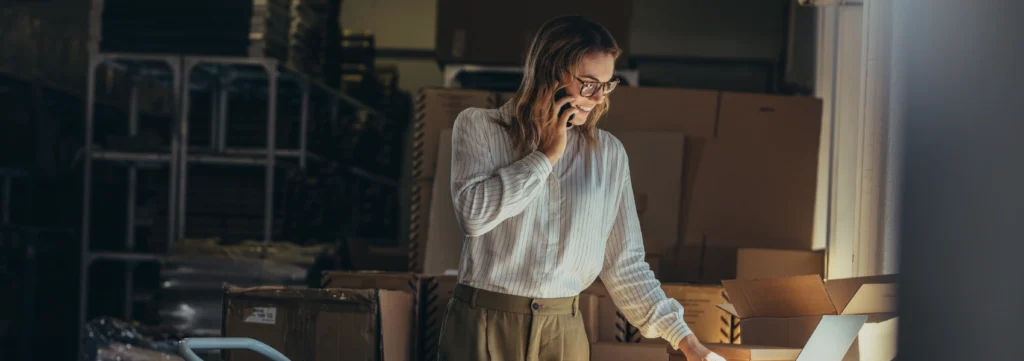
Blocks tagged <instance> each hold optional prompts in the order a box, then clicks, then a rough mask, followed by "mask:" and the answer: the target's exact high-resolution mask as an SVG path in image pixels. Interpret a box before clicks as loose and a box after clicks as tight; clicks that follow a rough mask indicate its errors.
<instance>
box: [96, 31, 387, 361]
mask: <svg viewBox="0 0 1024 361" xmlns="http://www.w3.org/2000/svg"><path fill="white" fill-rule="evenodd" d="M100 65H107V66H113V67H116V68H120V69H123V70H126V71H128V72H129V74H133V75H134V76H137V77H140V78H157V79H158V80H161V81H162V82H163V83H164V84H169V85H170V87H171V88H172V91H173V104H174V106H173V109H174V110H173V112H172V114H171V119H172V121H171V122H172V124H171V125H170V126H171V132H170V133H171V141H170V147H169V149H167V150H166V151H146V152H134V151H118V150H112V149H99V148H98V147H96V146H95V144H93V142H94V135H95V134H94V123H95V108H94V106H95V102H96V89H95V87H96V70H97V69H98V68H99V66H100ZM88 71H89V73H88V77H87V93H86V114H85V123H86V126H85V144H84V147H83V149H84V152H83V154H85V155H87V156H85V157H84V165H83V168H84V179H83V187H84V192H83V196H82V207H83V212H82V229H81V242H82V253H81V272H80V273H79V285H80V288H79V290H80V291H79V320H78V330H79V332H80V333H81V332H84V325H85V322H86V317H87V315H88V294H89V269H90V266H92V264H93V263H94V262H96V261H118V262H124V263H125V264H126V267H125V275H124V280H125V285H126V290H125V295H124V300H125V309H124V315H125V317H126V318H131V315H132V309H131V308H132V304H133V302H134V299H135V297H134V295H133V293H134V291H133V289H132V287H133V283H134V279H133V275H132V273H133V270H134V266H135V265H136V264H137V263H142V262H155V263H163V262H166V261H168V260H169V259H170V258H169V255H168V254H161V253H139V252H135V232H134V229H135V223H136V222H135V211H136V210H135V204H136V192H137V189H136V188H137V184H136V183H137V171H138V168H139V167H140V166H142V165H147V164H155V165H158V166H167V167H169V168H170V179H169V199H168V217H167V218H168V219H167V222H168V232H167V233H168V235H167V250H168V251H169V250H170V249H171V246H172V245H173V244H174V242H175V241H177V240H179V239H182V238H184V235H185V226H186V224H185V210H186V204H187V200H188V197H187V194H188V191H187V190H188V182H187V177H188V171H189V165H190V164H209V165H225V166H262V167H264V168H265V169H266V172H265V174H264V177H265V193H264V197H265V203H264V229H263V242H264V244H265V245H267V244H269V243H270V242H271V237H272V229H273V221H274V219H273V217H274V214H273V206H274V182H275V176H274V173H275V169H276V167H277V166H278V165H279V161H282V160H283V159H290V160H293V161H294V162H295V163H297V166H298V167H300V168H305V167H306V165H307V163H308V162H309V161H310V160H316V159H321V157H319V156H318V155H316V154H313V153H311V152H310V151H309V150H308V149H307V146H308V144H307V138H308V134H307V133H308V130H309V108H310V93H311V91H312V89H314V88H316V89H319V90H322V91H325V92H327V94H328V95H329V97H328V98H329V99H331V102H332V104H331V109H332V111H331V116H332V117H337V115H338V113H339V108H340V107H341V105H342V104H346V105H348V106H350V107H353V108H355V109H359V111H362V112H366V113H368V114H369V115H372V116H373V117H374V118H376V119H378V121H381V122H387V121H390V120H388V119H387V118H386V117H385V116H384V115H383V114H382V113H380V112H379V111H377V110H375V109H372V108H370V107H369V106H367V105H365V104H362V103H361V102H359V101H357V100H356V99H354V98H352V97H349V96H347V95H345V94H342V93H340V92H339V91H337V90H335V89H332V88H330V87H328V86H326V85H324V84H322V83H320V82H318V81H315V80H312V79H310V78H309V77H308V76H306V75H304V74H301V73H297V72H292V71H290V70H289V69H286V68H285V67H284V66H282V65H281V64H280V62H279V61H278V60H277V59H271V58H250V57H216V56H189V55H148V54H107V53H98V52H96V51H95V50H94V51H93V54H91V56H90V61H89V68H88ZM194 71H196V72H198V71H201V72H203V73H204V75H206V76H205V77H200V79H198V80H195V81H194V80H193V79H192V75H193V72H194ZM254 81H255V82H260V81H265V83H264V84H265V85H263V86H264V87H265V88H261V89H265V91H266V100H267V124H266V127H267V139H266V146H265V147H264V148H257V149H252V148H238V147H229V146H228V145H227V144H226V143H227V142H226V132H227V100H228V93H229V90H230V88H229V85H232V84H236V83H245V84H249V83H252V82H254ZM281 81H293V82H296V83H297V84H298V88H299V96H300V97H301V100H300V101H301V106H300V115H299V123H300V124H299V128H300V129H299V133H300V134H299V144H298V149H280V148H278V147H277V139H276V126H277V105H278V98H279V96H280V95H279V85H280V84H279V83H280V82H281ZM193 89H198V90H202V89H208V90H211V93H212V94H213V95H212V96H213V99H212V100H213V103H212V104H213V106H212V114H211V120H212V121H211V129H210V131H211V133H210V144H209V146H208V147H190V146H189V144H190V143H189V109H190V108H189V103H190V100H191V99H190V93H191V90H193ZM138 100H139V99H138V87H137V86H135V85H134V84H133V86H132V88H131V90H130V96H129V109H128V112H129V127H128V128H129V135H130V136H135V135H137V134H138V113H139V111H138ZM94 161H104V162H119V163H125V164H127V165H128V167H129V170H128V187H127V192H128V196H127V199H128V200H127V205H126V207H127V217H126V218H127V220H126V221H127V224H126V237H125V243H124V246H125V250H126V251H125V252H108V251H102V252H101V251H93V250H92V248H91V246H90V222H91V215H90V209H91V206H92V197H91V193H92V173H93V162H94ZM347 171H348V173H349V174H350V175H351V176H353V177H355V178H361V179H364V180H369V181H371V182H377V183H381V184H385V185H391V186H397V183H398V182H397V181H396V180H394V179H390V178H389V177H386V176H381V175H377V174H373V173H372V172H369V171H366V170H363V169H360V168H357V167H348V169H347ZM80 339H81V337H80ZM79 347H81V345H80V346H79ZM79 353H81V350H79Z"/></svg>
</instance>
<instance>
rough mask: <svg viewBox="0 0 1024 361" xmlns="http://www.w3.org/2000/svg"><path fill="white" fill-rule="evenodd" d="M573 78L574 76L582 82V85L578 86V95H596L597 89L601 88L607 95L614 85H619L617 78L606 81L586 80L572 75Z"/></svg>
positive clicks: (613, 88)
mask: <svg viewBox="0 0 1024 361" xmlns="http://www.w3.org/2000/svg"><path fill="white" fill-rule="evenodd" d="M574 78H576V81H579V82H580V83H582V84H583V86H582V87H580V95H581V96H583V97H587V98H589V97H592V96H594V95H596V94H597V91H598V90H601V91H602V92H604V94H605V95H607V94H609V93H611V92H612V90H615V86H617V85H619V79H618V78H615V79H612V80H611V81H609V82H607V83H600V82H593V81H586V80H583V79H580V78H579V77H577V76H574Z"/></svg>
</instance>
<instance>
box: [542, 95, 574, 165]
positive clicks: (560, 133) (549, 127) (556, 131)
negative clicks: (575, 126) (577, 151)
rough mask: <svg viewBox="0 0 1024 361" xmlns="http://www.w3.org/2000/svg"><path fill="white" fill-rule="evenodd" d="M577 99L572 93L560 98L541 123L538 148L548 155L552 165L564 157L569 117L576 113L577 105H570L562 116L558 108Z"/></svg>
mask: <svg viewBox="0 0 1024 361" xmlns="http://www.w3.org/2000/svg"><path fill="white" fill-rule="evenodd" d="M575 99H576V98H575V97H573V96H571V95H570V96H566V97H563V98H562V99H558V101H556V102H555V106H554V108H553V109H552V113H551V116H550V117H548V119H547V120H546V121H544V123H542V124H541V129H540V139H539V141H538V144H537V149H538V150H540V151H541V152H544V155H547V156H548V160H550V161H551V165H555V164H556V163H558V160H559V159H562V154H563V153H565V142H566V139H567V130H568V127H567V126H566V124H567V123H568V122H569V117H570V116H572V115H573V114H576V107H570V108H569V109H567V110H566V111H565V113H564V114H562V116H558V110H559V109H562V107H563V106H565V105H566V104H571V103H572V101H573V100H575Z"/></svg>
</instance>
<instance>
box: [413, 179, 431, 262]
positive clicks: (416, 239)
mask: <svg viewBox="0 0 1024 361" xmlns="http://www.w3.org/2000/svg"><path fill="white" fill-rule="evenodd" d="M433 192H434V182H432V181H419V182H415V183H414V184H413V185H412V189H410V194H411V196H410V198H409V270H410V271H413V272H423V263H424V261H425V260H424V258H425V257H426V254H427V234H428V232H429V231H430V203H431V202H432V201H433V197H432V196H433Z"/></svg>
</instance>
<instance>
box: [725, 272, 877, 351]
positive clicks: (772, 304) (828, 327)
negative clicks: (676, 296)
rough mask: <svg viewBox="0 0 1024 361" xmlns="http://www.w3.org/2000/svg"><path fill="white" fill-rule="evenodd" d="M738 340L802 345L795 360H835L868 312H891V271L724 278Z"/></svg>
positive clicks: (862, 322)
mask: <svg viewBox="0 0 1024 361" xmlns="http://www.w3.org/2000/svg"><path fill="white" fill-rule="evenodd" d="M722 285H723V287H725V291H726V293H728V295H729V299H730V301H731V302H732V303H731V304H723V305H719V308H721V309H722V310H725V311H726V312H729V313H730V314H732V315H734V316H736V317H738V318H739V319H740V324H741V327H742V329H743V336H742V338H743V344H745V345H765V346H778V347H793V348H802V351H801V352H800V356H799V357H798V358H797V359H796V360H798V361H809V360H815V361H840V360H843V359H844V356H846V354H847V351H848V350H849V349H850V346H851V345H852V344H853V342H854V340H855V339H856V338H857V336H858V333H859V332H860V330H861V328H862V327H863V326H864V324H865V323H866V322H868V320H869V316H870V317H871V318H872V321H876V320H881V319H883V318H885V317H890V318H891V317H895V312H896V277H895V276H881V277H861V278H850V279H840V280H832V281H822V279H821V277H819V276H816V275H807V276H793V277H779V278H770V279H760V280H732V281H723V282H722Z"/></svg>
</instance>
